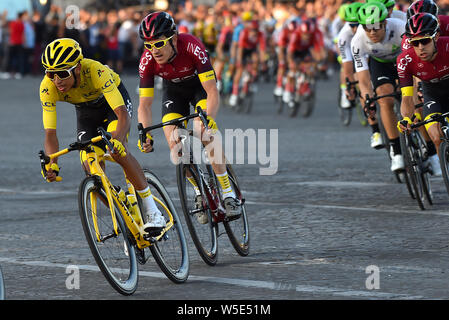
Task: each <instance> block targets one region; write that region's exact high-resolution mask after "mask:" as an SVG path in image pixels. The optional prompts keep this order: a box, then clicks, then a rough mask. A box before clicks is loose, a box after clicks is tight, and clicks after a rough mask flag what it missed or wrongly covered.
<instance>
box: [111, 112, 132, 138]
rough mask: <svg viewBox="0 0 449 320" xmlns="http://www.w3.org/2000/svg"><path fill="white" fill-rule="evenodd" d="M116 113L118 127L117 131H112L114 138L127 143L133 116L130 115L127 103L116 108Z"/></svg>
mask: <svg viewBox="0 0 449 320" xmlns="http://www.w3.org/2000/svg"><path fill="white" fill-rule="evenodd" d="M114 113H115V115H116V116H117V119H118V121H117V128H116V130H115V132H113V133H112V138H114V139H117V140H118V141H120V142H121V143H125V142H126V135H127V134H128V132H129V129H130V128H131V118H130V117H129V114H128V111H127V110H126V107H125V105H122V106H120V107H117V108H115V109H114Z"/></svg>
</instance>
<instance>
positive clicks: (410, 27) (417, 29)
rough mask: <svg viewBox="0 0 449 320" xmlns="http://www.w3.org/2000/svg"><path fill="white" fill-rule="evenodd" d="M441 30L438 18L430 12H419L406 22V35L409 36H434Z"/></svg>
mask: <svg viewBox="0 0 449 320" xmlns="http://www.w3.org/2000/svg"><path fill="white" fill-rule="evenodd" d="M438 31H440V23H439V22H438V18H437V17H435V16H434V15H433V14H430V13H427V12H425V13H418V14H415V15H413V16H411V17H410V18H409V19H408V20H407V23H406V24H405V35H406V36H407V37H409V38H412V37H417V36H426V35H428V36H433V35H435V34H436V33H437V32H438Z"/></svg>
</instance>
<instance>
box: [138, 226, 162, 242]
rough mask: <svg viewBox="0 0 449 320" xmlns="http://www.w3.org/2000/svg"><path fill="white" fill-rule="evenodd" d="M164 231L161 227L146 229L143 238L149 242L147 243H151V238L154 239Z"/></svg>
mask: <svg viewBox="0 0 449 320" xmlns="http://www.w3.org/2000/svg"><path fill="white" fill-rule="evenodd" d="M163 229H164V228H160V227H158V228H146V229H145V232H146V234H144V235H143V238H144V239H145V240H147V241H150V240H149V238H153V237H157V236H159V235H160V234H161V232H162V230H163ZM147 238H148V239H147ZM150 242H151V241H150Z"/></svg>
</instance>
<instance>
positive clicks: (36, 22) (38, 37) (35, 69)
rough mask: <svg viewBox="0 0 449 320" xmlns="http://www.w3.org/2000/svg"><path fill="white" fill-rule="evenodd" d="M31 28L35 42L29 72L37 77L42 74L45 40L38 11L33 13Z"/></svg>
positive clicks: (43, 23) (43, 27) (43, 24)
mask: <svg viewBox="0 0 449 320" xmlns="http://www.w3.org/2000/svg"><path fill="white" fill-rule="evenodd" d="M33 28H34V34H35V40H34V50H33V60H32V64H31V65H32V68H31V72H32V74H33V75H38V74H42V63H41V54H42V50H43V46H44V38H45V22H44V20H43V19H42V16H41V14H40V12H39V11H34V12H33Z"/></svg>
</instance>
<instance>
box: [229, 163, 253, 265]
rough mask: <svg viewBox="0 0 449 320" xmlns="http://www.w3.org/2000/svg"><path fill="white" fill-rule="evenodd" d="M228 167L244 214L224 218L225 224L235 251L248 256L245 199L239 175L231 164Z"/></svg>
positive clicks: (232, 184) (247, 226) (247, 225)
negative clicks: (230, 218)
mask: <svg viewBox="0 0 449 320" xmlns="http://www.w3.org/2000/svg"><path fill="white" fill-rule="evenodd" d="M226 169H227V171H228V176H229V181H230V182H231V186H232V189H233V190H234V192H235V194H236V196H237V199H238V200H240V201H241V203H242V215H241V216H240V217H239V218H238V219H235V220H230V221H229V220H224V221H223V225H224V227H225V230H226V233H227V234H228V237H229V240H230V241H231V243H232V246H233V247H234V249H235V251H237V253H238V254H239V255H241V256H247V255H248V254H249V224H248V217H247V215H246V208H245V200H244V199H243V196H242V192H241V190H240V187H239V184H238V181H237V176H236V175H235V172H234V170H233V169H232V167H231V165H230V164H227V165H226Z"/></svg>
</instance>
